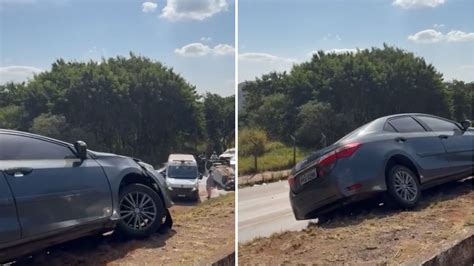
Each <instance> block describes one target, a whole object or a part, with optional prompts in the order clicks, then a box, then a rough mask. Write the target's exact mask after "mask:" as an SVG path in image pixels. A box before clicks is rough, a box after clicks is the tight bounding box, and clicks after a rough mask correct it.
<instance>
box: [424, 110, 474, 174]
mask: <svg viewBox="0 0 474 266" xmlns="http://www.w3.org/2000/svg"><path fill="white" fill-rule="evenodd" d="M416 119H418V120H420V121H421V122H422V123H423V124H425V125H426V126H427V127H428V128H429V129H430V130H431V131H432V132H433V133H434V134H435V135H436V136H438V138H439V139H440V140H441V142H442V143H443V145H444V147H445V149H446V156H447V159H448V160H449V163H450V165H451V169H450V171H449V173H448V174H452V175H456V174H462V173H469V172H470V171H471V172H472V167H473V157H474V134H473V133H472V132H469V131H465V132H464V131H462V130H461V128H460V127H459V126H458V125H456V124H455V123H454V122H451V121H449V120H444V119H440V118H437V117H431V116H416Z"/></svg>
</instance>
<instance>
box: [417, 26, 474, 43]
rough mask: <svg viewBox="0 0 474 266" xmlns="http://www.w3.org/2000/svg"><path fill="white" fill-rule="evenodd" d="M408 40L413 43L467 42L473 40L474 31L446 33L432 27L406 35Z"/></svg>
mask: <svg viewBox="0 0 474 266" xmlns="http://www.w3.org/2000/svg"><path fill="white" fill-rule="evenodd" d="M408 40H410V41H412V42H415V43H438V42H443V41H446V42H467V41H472V40H474V33H472V32H471V33H467V32H463V31H459V30H452V31H450V32H448V33H446V34H443V33H442V32H439V31H436V30H434V29H427V30H422V31H420V32H417V33H415V34H413V35H409V36H408Z"/></svg>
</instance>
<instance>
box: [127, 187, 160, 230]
mask: <svg viewBox="0 0 474 266" xmlns="http://www.w3.org/2000/svg"><path fill="white" fill-rule="evenodd" d="M120 216H121V218H122V221H123V222H124V223H125V224H126V225H127V226H128V227H129V228H131V229H133V230H145V229H147V228H148V227H149V226H150V225H151V224H153V223H154V221H155V220H156V218H157V208H156V205H155V202H154V201H153V199H152V198H151V197H150V196H149V195H147V194H146V193H143V192H140V191H132V192H130V193H128V194H126V195H124V196H123V197H122V199H121V201H120Z"/></svg>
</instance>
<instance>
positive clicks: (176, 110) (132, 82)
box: [0, 53, 235, 164]
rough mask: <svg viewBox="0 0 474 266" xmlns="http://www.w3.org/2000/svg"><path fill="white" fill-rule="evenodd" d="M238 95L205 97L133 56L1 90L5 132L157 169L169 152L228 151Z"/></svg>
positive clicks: (55, 71) (55, 68) (74, 66)
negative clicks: (79, 143) (83, 146)
mask: <svg viewBox="0 0 474 266" xmlns="http://www.w3.org/2000/svg"><path fill="white" fill-rule="evenodd" d="M234 106H235V103H234V96H229V97H222V96H220V95H217V94H212V93H207V94H205V95H199V94H198V93H197V91H196V87H195V86H193V85H191V84H189V83H188V82H187V81H186V80H185V79H184V78H183V77H181V76H180V75H179V74H177V73H175V72H174V71H173V69H172V68H168V67H166V66H164V65H163V64H161V63H160V62H156V61H153V60H151V59H149V58H146V57H143V56H137V55H134V54H133V53H131V54H130V56H129V57H121V56H119V57H115V58H108V59H102V61H101V62H95V61H89V62H76V61H70V62H66V61H65V60H63V59H59V60H57V61H56V62H54V63H53V64H52V67H51V70H50V71H46V72H42V73H40V74H38V75H35V76H34V77H33V78H32V79H31V80H29V81H28V82H23V83H7V84H4V85H1V86H0V128H7V129H15V130H21V131H29V132H33V133H37V134H41V135H46V136H49V137H52V138H57V139H61V140H64V141H67V142H74V141H76V140H84V141H86V142H87V143H88V146H89V147H90V148H91V149H94V150H101V151H107V152H114V153H118V154H123V155H128V156H133V157H137V158H141V159H143V160H145V161H148V162H150V163H153V164H157V163H160V162H162V161H164V160H166V158H167V156H168V154H169V153H172V152H187V153H198V152H199V153H200V152H207V153H208V154H209V153H211V152H212V151H217V152H222V151H223V150H225V149H226V148H228V147H229V146H232V145H233V141H234V121H235V119H234Z"/></svg>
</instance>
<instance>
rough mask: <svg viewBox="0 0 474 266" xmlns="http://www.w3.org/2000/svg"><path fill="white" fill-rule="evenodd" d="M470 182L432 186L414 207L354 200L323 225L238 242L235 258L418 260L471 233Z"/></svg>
mask: <svg viewBox="0 0 474 266" xmlns="http://www.w3.org/2000/svg"><path fill="white" fill-rule="evenodd" d="M473 185H474V179H472V178H471V179H468V180H464V181H461V182H453V183H449V184H445V185H442V186H440V187H436V188H433V189H430V190H428V191H426V192H424V193H423V201H422V202H421V204H420V205H419V206H418V207H417V208H416V209H415V210H412V211H396V210H393V209H390V208H388V207H386V206H378V204H376V203H375V204H372V205H375V206H371V207H368V206H367V205H370V204H371V202H365V203H361V204H358V205H357V206H353V207H352V209H349V208H347V209H344V210H341V211H340V212H338V213H337V214H335V216H334V217H333V218H332V219H331V220H330V221H329V222H327V223H324V224H322V225H310V226H309V227H308V228H307V229H305V230H303V231H300V232H285V233H280V234H275V235H273V236H271V237H268V238H260V239H256V240H254V241H252V242H249V243H245V244H242V245H239V264H242V265H250V264H252V265H253V264H262V265H277V264H307V263H311V264H319V265H328V264H339V265H340V264H351V265H354V264H365V265H367V264H369V265H380V264H381V265H398V264H401V263H404V264H405V263H407V264H418V263H420V262H421V261H422V260H423V259H428V258H429V257H430V256H432V255H433V254H434V253H436V252H437V250H438V249H439V248H440V246H442V244H443V243H447V242H449V241H454V240H456V239H458V238H461V237H466V236H467V235H472V234H473V233H474V190H473ZM473 252H474V251H473ZM420 260H421V261H420Z"/></svg>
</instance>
